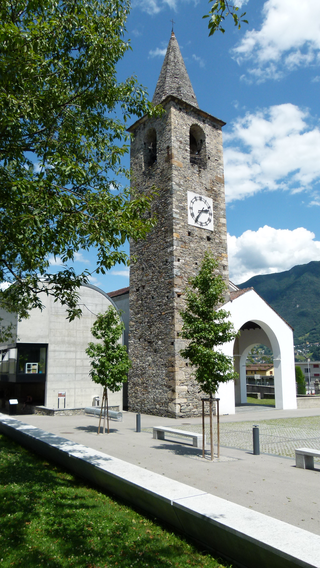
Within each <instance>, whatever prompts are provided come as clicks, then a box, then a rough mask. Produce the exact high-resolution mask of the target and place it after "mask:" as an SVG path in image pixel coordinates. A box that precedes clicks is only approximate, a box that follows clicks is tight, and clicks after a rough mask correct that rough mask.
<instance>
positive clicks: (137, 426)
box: [136, 414, 141, 432]
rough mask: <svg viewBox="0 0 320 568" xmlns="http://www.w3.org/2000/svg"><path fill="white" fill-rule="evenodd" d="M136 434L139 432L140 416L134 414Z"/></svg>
mask: <svg viewBox="0 0 320 568" xmlns="http://www.w3.org/2000/svg"><path fill="white" fill-rule="evenodd" d="M136 432H141V414H136Z"/></svg>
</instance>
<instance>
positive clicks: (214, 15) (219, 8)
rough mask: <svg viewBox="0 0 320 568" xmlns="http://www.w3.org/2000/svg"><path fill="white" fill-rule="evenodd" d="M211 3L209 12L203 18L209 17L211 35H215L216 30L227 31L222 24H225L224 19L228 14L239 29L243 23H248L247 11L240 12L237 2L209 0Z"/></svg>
mask: <svg viewBox="0 0 320 568" xmlns="http://www.w3.org/2000/svg"><path fill="white" fill-rule="evenodd" d="M209 4H211V8H210V11H209V14H206V15H205V16H203V18H209V23H208V28H209V36H211V35H213V34H214V33H215V32H216V31H220V32H222V33H224V32H225V29H224V28H223V27H222V25H224V21H225V19H226V18H227V17H228V16H231V17H232V19H233V23H234V25H235V26H236V27H237V28H238V29H239V30H240V28H241V24H247V23H248V20H245V19H244V16H245V15H246V12H243V13H242V14H239V7H238V6H237V4H236V3H235V4H234V3H233V2H230V1H229V0H209Z"/></svg>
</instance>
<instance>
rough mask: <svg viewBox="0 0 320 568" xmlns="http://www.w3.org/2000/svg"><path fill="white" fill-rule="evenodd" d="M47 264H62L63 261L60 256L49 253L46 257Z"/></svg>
mask: <svg viewBox="0 0 320 568" xmlns="http://www.w3.org/2000/svg"><path fill="white" fill-rule="evenodd" d="M48 261H49V264H50V266H63V262H62V260H61V258H60V256H53V255H50V256H49V258H48Z"/></svg>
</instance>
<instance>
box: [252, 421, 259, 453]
mask: <svg viewBox="0 0 320 568" xmlns="http://www.w3.org/2000/svg"><path fill="white" fill-rule="evenodd" d="M252 435H253V455H255V456H260V441H259V426H254V427H253V428H252Z"/></svg>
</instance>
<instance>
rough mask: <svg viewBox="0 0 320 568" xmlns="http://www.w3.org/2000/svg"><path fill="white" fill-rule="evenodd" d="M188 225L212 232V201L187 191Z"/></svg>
mask: <svg viewBox="0 0 320 568" xmlns="http://www.w3.org/2000/svg"><path fill="white" fill-rule="evenodd" d="M188 224H189V225H193V226H194V227H200V228H201V229H207V230H208V231H213V209H212V199H211V198H210V197H203V196H202V195H199V194H198V193H193V192H192V191H188Z"/></svg>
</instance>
